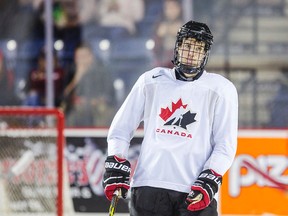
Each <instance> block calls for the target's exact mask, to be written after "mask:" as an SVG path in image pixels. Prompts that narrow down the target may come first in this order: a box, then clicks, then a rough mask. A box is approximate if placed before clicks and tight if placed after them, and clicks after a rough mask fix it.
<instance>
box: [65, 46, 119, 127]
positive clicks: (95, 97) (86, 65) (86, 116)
mask: <svg viewBox="0 0 288 216" xmlns="http://www.w3.org/2000/svg"><path fill="white" fill-rule="evenodd" d="M74 63H75V72H74V77H73V79H72V81H71V82H70V83H69V84H68V86H67V87H66V88H65V90H64V98H65V100H64V102H63V103H62V109H64V110H65V109H66V107H67V106H69V105H70V104H69V101H70V98H72V100H71V101H72V109H71V111H70V112H69V113H68V114H67V116H66V119H67V124H66V125H67V126H77V127H79V126H82V127H83V126H85V127H87V126H88V127H92V126H108V125H109V124H110V122H111V120H112V119H111V118H112V116H113V111H114V107H113V104H112V102H113V101H114V88H113V80H112V78H111V76H110V71H108V69H107V68H106V67H105V65H104V64H102V62H101V61H100V60H98V59H97V58H96V57H95V56H94V54H93V52H92V50H91V48H90V47H89V46H88V45H85V44H81V45H79V46H78V47H77V48H76V50H75V55H74ZM67 101H68V103H67Z"/></svg>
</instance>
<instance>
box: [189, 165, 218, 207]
mask: <svg viewBox="0 0 288 216" xmlns="http://www.w3.org/2000/svg"><path fill="white" fill-rule="evenodd" d="M221 184H222V176H221V175H219V174H217V173H216V172H214V171H213V170H211V169H207V170H204V171H203V172H201V173H200V175H199V176H198V178H197V180H196V181H195V182H194V184H193V185H192V187H191V192H190V193H189V194H188V196H187V198H186V204H187V205H188V207H187V209H188V210H190V211H199V210H202V209H204V208H206V207H207V206H208V205H209V204H210V202H211V201H212V199H213V197H214V195H215V194H216V193H217V192H218V189H219V186H220V185H221Z"/></svg>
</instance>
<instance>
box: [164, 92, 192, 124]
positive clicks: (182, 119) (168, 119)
mask: <svg viewBox="0 0 288 216" xmlns="http://www.w3.org/2000/svg"><path fill="white" fill-rule="evenodd" d="M187 106H188V105H187V104H183V102H182V99H181V98H180V99H179V100H178V101H177V102H176V103H174V102H172V107H171V109H169V107H166V108H161V113H160V114H159V116H160V117H161V118H162V119H163V120H164V121H165V124H164V125H171V126H178V127H181V128H183V129H185V130H187V125H189V124H192V123H193V122H195V121H196V120H195V116H196V113H192V112H191V111H190V110H189V109H188V107H187Z"/></svg>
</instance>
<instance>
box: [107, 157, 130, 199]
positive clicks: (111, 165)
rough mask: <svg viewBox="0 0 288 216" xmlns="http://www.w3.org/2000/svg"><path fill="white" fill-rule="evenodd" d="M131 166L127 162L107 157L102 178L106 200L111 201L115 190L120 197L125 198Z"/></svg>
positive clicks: (128, 186)
mask: <svg viewBox="0 0 288 216" xmlns="http://www.w3.org/2000/svg"><path fill="white" fill-rule="evenodd" d="M130 167H131V165H130V163H129V161H128V160H126V159H123V158H119V157H117V156H115V155H114V156H108V157H107V159H106V161H105V173H104V176H103V188H104V192H105V195H106V197H107V199H108V200H112V197H113V194H114V192H115V191H116V190H117V189H120V190H121V191H120V192H121V197H122V198H124V199H125V198H126V197H127V193H128V190H129V188H130V185H129V179H130V173H131V168H130Z"/></svg>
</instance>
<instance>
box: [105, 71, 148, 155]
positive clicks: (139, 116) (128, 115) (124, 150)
mask: <svg viewBox="0 0 288 216" xmlns="http://www.w3.org/2000/svg"><path fill="white" fill-rule="evenodd" d="M144 79H145V74H143V75H142V76H140V77H139V79H138V80H137V81H136V83H135V85H134V86H133V88H132V90H131V91H130V93H129V94H128V96H127V98H126V99H125V101H124V103H123V104H122V106H121V107H120V109H119V110H118V112H117V113H116V115H115V117H114V119H113V121H112V124H111V126H110V129H109V132H108V137H107V142H108V155H120V156H122V157H125V158H127V155H128V149H129V145H130V141H131V139H132V138H133V135H134V132H135V130H136V129H137V128H138V126H139V124H140V122H141V121H142V120H143V113H144V102H145V94H144Z"/></svg>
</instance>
